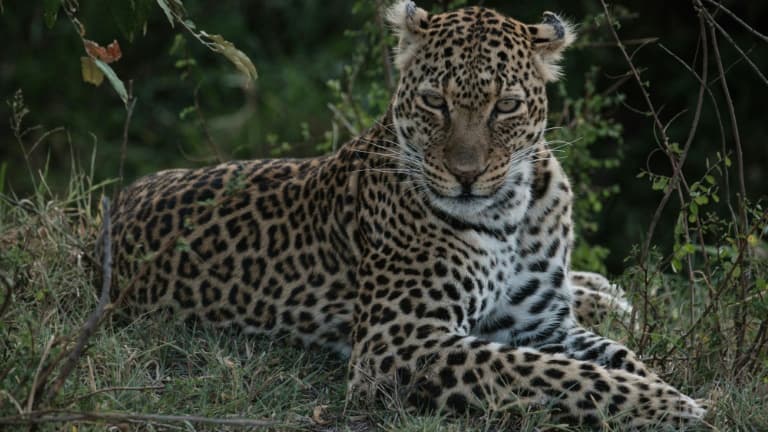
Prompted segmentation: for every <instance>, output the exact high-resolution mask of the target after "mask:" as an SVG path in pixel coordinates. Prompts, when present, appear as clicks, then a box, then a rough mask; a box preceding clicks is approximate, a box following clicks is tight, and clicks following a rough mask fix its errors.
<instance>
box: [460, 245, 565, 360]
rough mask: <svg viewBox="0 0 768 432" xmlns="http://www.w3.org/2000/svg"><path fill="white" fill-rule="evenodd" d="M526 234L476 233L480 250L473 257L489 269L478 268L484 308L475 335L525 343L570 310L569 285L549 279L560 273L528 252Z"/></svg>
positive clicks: (473, 327)
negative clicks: (558, 284)
mask: <svg viewBox="0 0 768 432" xmlns="http://www.w3.org/2000/svg"><path fill="white" fill-rule="evenodd" d="M523 235H524V234H514V235H510V236H507V237H506V238H503V239H499V238H492V237H488V236H483V235H479V236H478V237H477V240H479V242H478V245H479V247H478V250H479V251H480V253H478V254H477V257H476V258H475V260H476V261H477V262H479V263H481V265H480V269H481V270H482V269H486V268H487V270H488V271H487V272H475V273H474V275H475V278H476V280H477V284H478V285H479V287H480V288H481V289H480V290H479V292H480V295H479V298H480V304H481V305H482V307H481V308H479V309H478V311H477V314H476V317H475V320H474V322H472V323H471V324H472V325H471V328H470V333H471V334H473V335H477V336H481V337H483V338H486V339H490V340H494V341H503V342H506V343H513V344H521V345H522V344H527V343H529V342H530V341H531V340H535V339H536V338H537V337H539V336H540V335H543V334H545V333H547V332H548V329H550V328H553V327H557V326H558V325H559V324H560V321H561V320H562V319H563V318H564V317H565V316H566V315H567V312H568V310H569V309H568V303H567V301H568V299H567V295H566V294H565V290H563V289H560V288H559V287H553V286H551V285H552V284H551V283H550V282H551V279H552V278H557V277H560V278H562V275H561V276H557V275H552V274H550V273H552V272H553V271H554V272H557V270H556V269H554V268H551V267H553V266H550V265H549V264H545V263H543V262H542V261H541V260H540V259H539V257H537V256H531V255H529V254H527V253H526V250H525V249H526V248H525V244H526V242H525V241H524V240H523V239H522V238H521V236H523ZM545 267H546V268H545Z"/></svg>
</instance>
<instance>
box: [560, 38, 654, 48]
mask: <svg viewBox="0 0 768 432" xmlns="http://www.w3.org/2000/svg"><path fill="white" fill-rule="evenodd" d="M658 41H659V38H657V37H646V38H639V39H625V40H623V41H621V43H622V44H623V45H624V46H630V45H647V44H649V43H655V42H658ZM574 46H575V47H576V48H616V47H618V45H617V44H616V42H587V43H582V44H576V45H574Z"/></svg>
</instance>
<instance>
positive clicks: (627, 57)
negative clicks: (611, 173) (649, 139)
mask: <svg viewBox="0 0 768 432" xmlns="http://www.w3.org/2000/svg"><path fill="white" fill-rule="evenodd" d="M600 3H601V4H602V5H603V10H604V11H605V16H606V18H607V20H608V28H609V29H610V31H611V34H612V35H613V39H614V41H615V42H616V45H617V46H618V48H619V50H620V51H621V53H622V55H623V56H624V60H625V61H626V62H627V65H628V66H629V68H630V71H631V72H632V75H634V77H635V81H637V84H638V86H639V87H640V92H641V93H642V95H643V98H644V99H645V103H646V105H647V107H648V110H649V111H650V113H651V116H652V117H653V122H654V125H655V130H658V132H659V134H660V135H661V141H662V149H663V150H664V151H665V153H667V156H668V157H669V159H670V162H671V163H672V168H673V170H674V173H675V174H673V179H671V180H670V182H669V184H668V185H667V188H666V190H665V191H664V197H663V198H662V200H661V202H660V203H659V206H658V207H657V208H656V212H655V213H654V215H653V218H652V219H651V224H650V226H649V227H648V232H647V233H646V238H645V242H644V243H643V247H642V249H641V253H640V261H641V263H644V262H645V260H646V258H647V257H648V252H649V250H650V246H651V239H652V238H653V233H654V231H655V230H656V225H657V224H658V222H659V220H660V219H661V213H662V211H663V210H664V208H665V207H666V205H667V202H669V198H670V196H671V195H672V191H673V190H674V186H675V180H674V178H675V177H676V175H677V174H678V173H679V167H678V166H677V163H676V162H675V159H674V157H673V156H672V155H671V154H669V152H668V149H669V137H667V134H666V133H665V132H664V125H663V124H662V122H661V119H660V118H659V115H658V111H657V110H656V107H655V106H654V105H653V102H652V101H651V96H650V95H649V94H648V90H647V89H646V87H645V86H644V85H643V81H642V79H641V78H640V73H639V72H638V70H637V68H636V67H635V64H634V63H633V62H632V58H631V57H630V55H629V53H627V50H626V49H625V48H624V45H622V43H621V39H620V38H619V35H618V33H616V29H615V28H614V26H613V17H612V16H611V13H610V11H609V10H608V5H607V4H606V3H605V0H600Z"/></svg>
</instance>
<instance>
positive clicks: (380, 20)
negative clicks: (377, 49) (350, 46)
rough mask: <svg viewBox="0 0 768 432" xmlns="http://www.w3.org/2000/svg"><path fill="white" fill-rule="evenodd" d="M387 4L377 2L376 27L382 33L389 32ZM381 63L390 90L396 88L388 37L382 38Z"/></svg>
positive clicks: (379, 0) (385, 81)
mask: <svg viewBox="0 0 768 432" xmlns="http://www.w3.org/2000/svg"><path fill="white" fill-rule="evenodd" d="M385 9H386V6H385V5H384V3H383V2H382V1H381V0H378V1H377V2H376V27H377V28H378V30H379V32H381V34H382V35H386V34H387V29H386V28H385V27H386V26H385V25H384V13H385ZM381 63H382V64H383V66H384V83H385V84H386V86H387V89H388V90H389V91H392V90H393V89H394V88H395V84H394V78H393V76H394V73H393V70H392V58H391V57H390V55H389V47H388V46H387V39H386V38H385V37H382V38H381Z"/></svg>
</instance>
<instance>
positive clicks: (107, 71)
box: [93, 59, 128, 105]
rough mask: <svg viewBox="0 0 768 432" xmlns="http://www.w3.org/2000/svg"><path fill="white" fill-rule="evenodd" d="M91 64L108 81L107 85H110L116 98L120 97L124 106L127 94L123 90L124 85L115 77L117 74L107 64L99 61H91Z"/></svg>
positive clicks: (126, 101)
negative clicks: (94, 64) (115, 93)
mask: <svg viewBox="0 0 768 432" xmlns="http://www.w3.org/2000/svg"><path fill="white" fill-rule="evenodd" d="M93 62H94V63H96V66H97V67H98V68H99V69H101V71H102V72H103V73H104V75H105V76H106V77H107V79H108V80H109V83H110V84H112V88H113V89H115V91H116V92H117V94H118V96H120V99H122V100H123V103H124V104H126V105H127V104H128V92H127V91H126V90H125V84H123V82H122V81H121V80H120V78H118V77H117V74H116V73H115V71H114V70H112V67H110V66H109V65H108V64H106V63H104V62H103V61H101V60H97V59H93Z"/></svg>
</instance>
